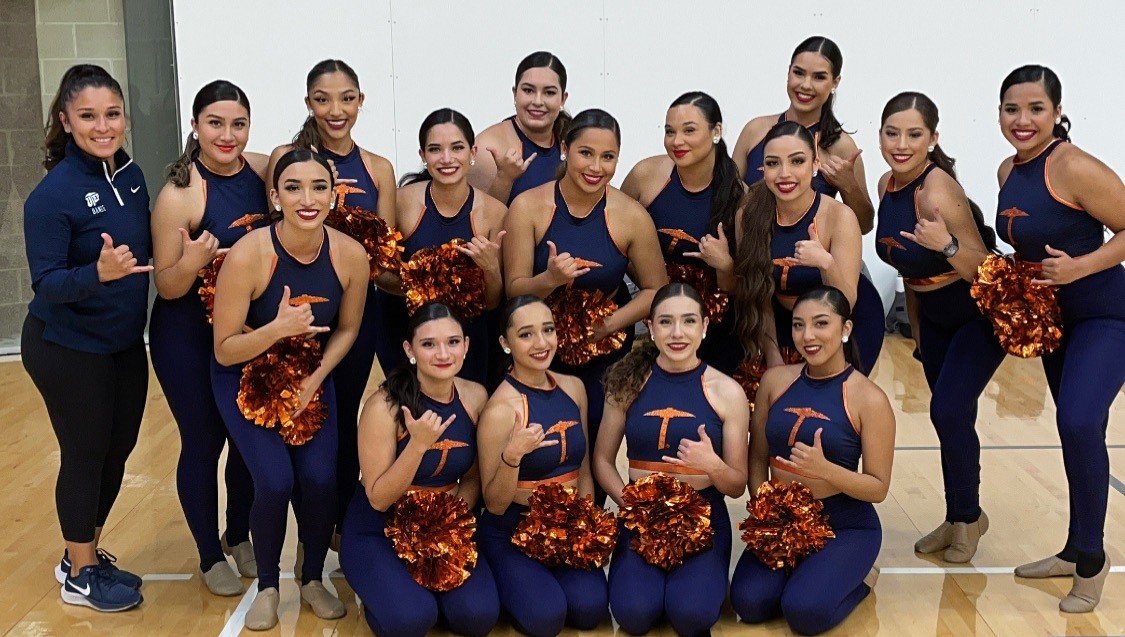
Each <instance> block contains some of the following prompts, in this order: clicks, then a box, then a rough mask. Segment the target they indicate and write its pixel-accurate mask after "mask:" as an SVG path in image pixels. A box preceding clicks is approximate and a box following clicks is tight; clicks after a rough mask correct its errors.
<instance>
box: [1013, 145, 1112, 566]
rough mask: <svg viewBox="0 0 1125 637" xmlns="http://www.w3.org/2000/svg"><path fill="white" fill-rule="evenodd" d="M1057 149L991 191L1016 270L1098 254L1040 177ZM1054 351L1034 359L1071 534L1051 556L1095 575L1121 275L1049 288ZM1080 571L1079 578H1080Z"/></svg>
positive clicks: (1096, 231) (1097, 242)
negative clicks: (1050, 413)
mask: <svg viewBox="0 0 1125 637" xmlns="http://www.w3.org/2000/svg"><path fill="white" fill-rule="evenodd" d="M1060 144H1062V141H1061V140H1059V141H1055V142H1054V143H1052V144H1051V145H1050V146H1048V147H1047V149H1046V150H1044V151H1043V152H1042V153H1040V154H1039V155H1038V156H1036V157H1035V158H1034V159H1031V160H1028V161H1026V162H1023V163H1017V164H1015V165H1013V166H1012V172H1011V173H1010V174H1009V175H1008V179H1007V181H1005V182H1004V185H1003V187H1001V188H1000V201H999V206H998V207H997V216H996V227H997V229H1005V236H1006V237H1007V240H1008V243H1010V244H1011V245H1013V246H1015V248H1016V254H1017V256H1018V257H1019V258H1020V259H1023V260H1025V261H1032V262H1040V261H1042V260H1043V259H1046V258H1048V257H1049V256H1050V255H1049V254H1047V252H1046V250H1045V248H1044V246H1045V245H1047V244H1050V245H1051V246H1052V247H1053V248H1055V249H1057V250H1062V251H1063V252H1065V253H1067V254H1069V255H1070V256H1071V257H1079V256H1081V255H1084V254H1089V253H1090V252H1093V251H1094V250H1096V249H1098V248H1099V247H1100V246H1101V245H1102V242H1103V241H1104V237H1105V234H1104V232H1105V226H1104V225H1103V224H1102V223H1101V222H1100V221H1098V220H1097V219H1095V218H1094V217H1093V216H1091V215H1090V214H1089V213H1087V212H1086V211H1085V210H1082V209H1081V208H1079V207H1078V206H1077V205H1075V204H1073V203H1071V202H1067V201H1063V200H1061V199H1060V198H1058V197H1056V196H1055V194H1054V192H1053V191H1052V189H1051V184H1050V177H1049V175H1048V172H1047V171H1048V167H1049V166H1050V163H1051V155H1052V153H1054V152H1055V150H1056V149H1057V148H1058V147H1059V145H1060ZM1057 298H1058V302H1059V306H1060V308H1061V309H1062V322H1063V326H1062V330H1063V337H1062V343H1061V345H1060V346H1059V348H1058V349H1056V350H1055V351H1053V352H1051V353H1050V354H1046V355H1044V356H1043V370H1044V371H1045V372H1046V375H1047V385H1048V386H1049V387H1050V389H1051V396H1052V398H1054V400H1055V408H1056V415H1055V418H1056V423H1057V426H1058V429H1059V439H1060V441H1061V442H1062V452H1063V466H1064V467H1065V469H1066V478H1067V483H1068V486H1067V488H1068V491H1069V496H1070V527H1069V530H1068V534H1067V541H1066V548H1065V549H1064V550H1063V552H1062V553H1060V556H1062V557H1063V559H1066V560H1067V561H1071V562H1075V561H1079V560H1078V556H1079V555H1082V556H1088V559H1089V560H1091V561H1095V562H1096V563H1097V564H1098V565H1099V566H1100V563H1101V560H1100V559H1099V558H1101V557H1102V556H1103V555H1104V547H1103V543H1102V539H1103V534H1104V530H1105V516H1106V504H1107V500H1108V498H1109V456H1108V452H1107V451H1106V446H1105V436H1106V429H1107V428H1108V427H1109V408H1110V405H1112V404H1113V400H1114V398H1116V397H1117V393H1118V391H1120V389H1121V386H1122V385H1123V384H1125V365H1122V364H1121V361H1122V360H1125V304H1123V303H1122V302H1121V300H1122V299H1125V268H1122V266H1121V265H1115V266H1113V267H1111V268H1108V269H1105V270H1102V271H1101V272H1096V273H1094V274H1091V275H1089V276H1086V277H1083V278H1081V279H1078V280H1077V281H1074V282H1072V283H1068V284H1066V285H1061V286H1059V287H1058V297H1057ZM1083 567H1084V564H1083V562H1082V561H1079V573H1078V574H1079V575H1081V576H1082V577H1093V576H1094V575H1096V574H1097V570H1094V571H1093V572H1083V570H1084V568H1083Z"/></svg>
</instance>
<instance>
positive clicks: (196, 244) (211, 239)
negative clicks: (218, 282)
mask: <svg viewBox="0 0 1125 637" xmlns="http://www.w3.org/2000/svg"><path fill="white" fill-rule="evenodd" d="M180 237H181V238H182V239H183V243H184V248H183V249H184V252H183V256H181V257H180V259H182V260H184V261H186V262H187V264H188V265H190V266H191V268H192V269H193V270H200V269H201V268H203V267H205V266H206V265H207V264H208V263H211V260H212V259H214V258H215V255H216V254H218V253H219V240H218V239H217V238H216V237H215V235H213V234H211V233H210V232H208V231H207V230H204V231H203V232H201V233H199V237H198V238H196V239H194V240H193V239H192V238H191V234H190V233H188V231H187V228H180Z"/></svg>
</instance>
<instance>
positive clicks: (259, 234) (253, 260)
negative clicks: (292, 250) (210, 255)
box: [223, 227, 273, 271]
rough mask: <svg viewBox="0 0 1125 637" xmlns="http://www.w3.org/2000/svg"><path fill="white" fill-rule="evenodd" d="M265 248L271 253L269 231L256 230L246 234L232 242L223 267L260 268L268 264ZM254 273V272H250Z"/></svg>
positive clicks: (263, 229)
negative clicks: (232, 265) (231, 265)
mask: <svg viewBox="0 0 1125 637" xmlns="http://www.w3.org/2000/svg"><path fill="white" fill-rule="evenodd" d="M267 248H268V249H269V251H270V252H272V251H273V243H272V241H271V240H270V229H269V228H268V227H266V228H258V229H257V230H251V231H250V232H248V233H246V235H245V236H244V237H242V238H241V239H239V240H238V241H235V242H234V245H233V246H231V248H230V251H229V252H227V256H226V258H225V259H224V260H223V265H230V264H232V263H233V264H236V265H237V266H238V267H239V268H246V267H250V268H254V269H255V270H256V269H257V268H259V267H261V265H262V264H266V263H269V262H270V261H271V259H270V258H269V257H270V255H269V254H268V253H267V252H266V250H267ZM251 271H254V270H251Z"/></svg>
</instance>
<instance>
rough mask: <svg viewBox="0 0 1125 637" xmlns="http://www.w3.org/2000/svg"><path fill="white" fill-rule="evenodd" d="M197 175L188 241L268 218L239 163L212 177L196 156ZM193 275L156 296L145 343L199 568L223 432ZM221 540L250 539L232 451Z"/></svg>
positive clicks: (245, 489)
mask: <svg viewBox="0 0 1125 637" xmlns="http://www.w3.org/2000/svg"><path fill="white" fill-rule="evenodd" d="M195 167H196V170H197V171H198V172H199V178H200V179H201V180H202V181H203V197H204V206H203V217H202V218H201V219H200V220H199V228H197V229H196V231H195V233H194V235H193V237H192V238H193V239H195V238H198V237H199V235H200V234H202V233H203V232H204V231H207V232H210V233H211V234H212V235H214V236H215V238H216V239H218V241H219V247H220V248H229V247H231V246H232V245H234V243H235V242H236V241H238V240H239V239H241V238H242V237H244V236H246V234H247V233H248V232H250V231H251V230H253V229H255V228H261V227H263V226H265V225H266V224H268V223H269V204H268V203H267V202H266V194H265V185H264V183H263V182H262V179H261V177H259V176H258V174H257V173H256V172H254V169H253V168H252V167H251V166H250V165H249V164H248V163H246V162H245V161H243V163H242V168H241V169H240V170H239V171H238V172H237V173H235V174H233V175H217V174H215V173H213V172H211V171H210V170H208V169H207V167H206V166H204V165H203V162H201V161H199V160H198V159H196V160H195ZM201 284H202V280H200V279H196V282H195V283H194V284H193V285H192V286H191V289H189V290H188V291H187V292H186V293H185V294H184V295H183V296H181V297H179V298H176V299H165V298H162V297H157V298H156V301H154V302H153V305H152V324H151V325H150V326H149V349H150V351H151V353H152V369H153V371H155V372H156V378H157V380H159V381H160V386H161V388H162V389H163V390H164V396H165V398H167V399H168V408H169V409H170V410H171V411H172V416H173V417H175V419H176V424H177V425H178V426H179V430H180V459H179V462H178V464H177V465H176V492H177V493H178V495H179V497H180V506H181V507H183V509H184V517H185V518H187V523H188V529H190V530H191V535H192V537H193V538H194V539H195V546H196V548H197V549H198V550H199V560H200V564H199V568H200V570H202V571H203V572H204V573H206V572H207V571H209V570H210V569H211V567H212V566H214V565H215V564H218V563H219V562H221V561H223V559H224V558H223V550H222V546H221V545H220V543H219V535H218V529H219V514H218V511H219V493H218V491H219V481H218V478H217V477H216V473H217V469H218V466H219V455H220V454H221V453H222V451H223V446H224V445H226V442H227V439H228V434H227V428H226V427H225V426H224V425H223V418H222V416H220V415H219V408H218V407H216V406H215V399H214V396H213V395H212V393H211V355H212V352H213V347H214V342H213V334H212V329H211V324H210V323H208V321H207V314H206V309H205V308H204V306H203V301H202V300H201V299H200V298H199V286H200V285H201ZM226 487H227V511H226V540H227V543H228V544H229V545H230V546H235V545H237V544H241V543H242V542H245V541H246V540H247V539H249V537H250V503H251V502H252V501H253V499H254V484H253V481H252V480H251V479H250V472H249V471H248V470H247V469H246V463H245V462H243V460H242V456H241V455H240V454H239V453H238V449H237V448H236V447H235V446H234V445H233V444H232V445H229V447H228V451H227V465H226Z"/></svg>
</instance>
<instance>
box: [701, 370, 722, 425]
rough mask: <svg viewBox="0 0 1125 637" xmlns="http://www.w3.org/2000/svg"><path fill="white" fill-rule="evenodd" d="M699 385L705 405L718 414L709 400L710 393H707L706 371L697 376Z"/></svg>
mask: <svg viewBox="0 0 1125 637" xmlns="http://www.w3.org/2000/svg"><path fill="white" fill-rule="evenodd" d="M700 364H702V363H700ZM699 384H700V385H701V386H702V387H703V398H704V400H706V401H707V404H708V405H710V406H711V409H712V410H713V411H714V412H715V413H716V414H718V413H719V410H718V409H716V408H715V401H713V400H711V393H710V392H708V391H707V370H703V373H702V374H700V375H699Z"/></svg>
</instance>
